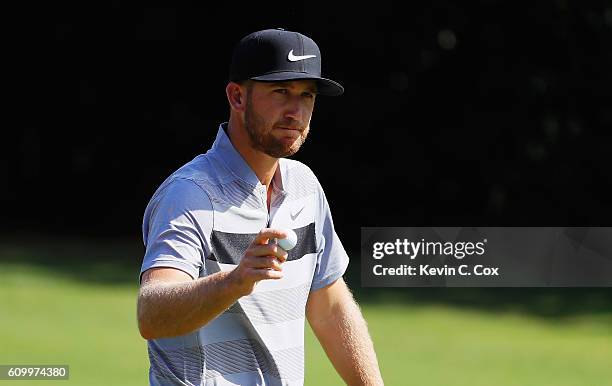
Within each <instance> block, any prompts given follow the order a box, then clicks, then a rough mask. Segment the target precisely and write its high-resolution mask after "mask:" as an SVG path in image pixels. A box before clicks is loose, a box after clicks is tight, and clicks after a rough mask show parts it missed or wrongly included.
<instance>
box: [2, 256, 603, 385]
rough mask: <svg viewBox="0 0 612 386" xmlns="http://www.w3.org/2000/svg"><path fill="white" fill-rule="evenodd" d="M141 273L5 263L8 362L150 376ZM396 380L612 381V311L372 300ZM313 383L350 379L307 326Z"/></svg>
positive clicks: (373, 319) (381, 349)
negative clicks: (88, 276) (96, 274)
mask: <svg viewBox="0 0 612 386" xmlns="http://www.w3.org/2000/svg"><path fill="white" fill-rule="evenodd" d="M136 293H137V287H136V285H135V280H134V283H129V282H119V283H113V284H104V283H102V282H99V281H93V282H89V281H87V280H77V279H75V278H74V277H71V276H70V275H61V274H60V273H58V271H57V270H49V269H48V268H43V267H42V266H40V265H31V264H19V263H0V364H48V363H55V364H69V365H70V380H69V381H49V382H44V381H36V382H31V383H30V382H23V381H22V382H17V381H16V382H9V381H0V386H5V385H7V386H8V385H18V386H24V385H26V384H34V385H46V384H48V385H79V386H86V385H145V384H147V371H148V359H147V352H146V343H145V341H144V340H142V338H140V336H139V335H138V330H137V327H136V320H135V304H136V303H135V302H136ZM362 308H363V312H364V315H365V317H366V319H367V321H368V323H369V327H370V331H371V334H372V337H373V339H374V342H375V346H376V348H377V352H378V357H379V362H380V365H381V369H382V372H383V375H384V378H385V381H386V384H387V385H427V386H436V385H440V386H442V385H444V386H446V385H456V386H461V385H466V386H467V385H469V386H478V385H483V386H484V385H486V386H489V385H503V386H513V385H517V386H519V385H520V386H530V385H533V386H547V385H551V386H552V385H554V386H600V385H601V386H603V385H612V377H611V373H612V317H611V314H612V312H611V313H607V314H601V313H599V314H597V315H595V314H593V315H581V316H573V317H566V318H564V319H563V320H555V319H550V318H549V319H544V318H538V317H533V316H525V315H523V314H519V313H503V312H488V311H487V310H469V309H458V308H453V307H448V306H428V305H410V304H397V303H388V304H386V303H382V304H370V303H365V302H364V303H363V304H362ZM306 384H307V385H336V384H342V382H341V381H340V378H339V377H338V376H337V375H336V374H335V371H334V370H333V368H332V366H331V364H330V363H329V361H328V359H327V357H326V356H325V354H324V352H323V350H322V349H321V347H320V346H319V345H318V343H317V342H316V340H315V338H314V337H313V335H312V332H311V331H310V330H309V329H307V348H306Z"/></svg>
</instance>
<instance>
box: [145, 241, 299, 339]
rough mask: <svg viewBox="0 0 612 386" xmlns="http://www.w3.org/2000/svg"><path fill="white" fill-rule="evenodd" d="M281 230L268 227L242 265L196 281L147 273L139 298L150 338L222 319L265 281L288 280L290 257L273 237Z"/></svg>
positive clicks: (173, 273)
mask: <svg viewBox="0 0 612 386" xmlns="http://www.w3.org/2000/svg"><path fill="white" fill-rule="evenodd" d="M284 237H286V234H285V233H284V232H281V231H277V230H272V229H264V230H262V231H261V232H260V233H259V235H258V236H257V237H256V238H255V240H254V241H253V243H252V244H251V245H250V246H249V248H248V249H247V251H246V252H245V255H244V256H243V257H242V259H241V261H240V264H238V266H237V267H236V268H235V269H234V270H233V271H230V272H217V273H214V274H212V275H209V276H206V277H202V278H199V279H196V280H193V279H192V278H191V276H189V275H188V274H187V273H185V272H183V271H180V270H178V269H174V268H152V269H149V270H147V271H146V272H144V273H143V276H142V284H141V287H140V292H139V294H138V306H137V310H138V328H139V330H140V334H141V335H142V337H143V338H145V339H156V338H164V337H171V336H178V335H183V334H186V333H189V332H191V331H194V330H196V329H198V328H200V327H202V326H203V325H205V324H207V323H208V322H210V321H211V320H212V319H214V318H215V317H217V316H218V315H219V314H220V313H221V312H223V311H224V310H225V309H227V308H228V307H229V306H231V305H232V304H233V303H235V302H236V300H238V299H239V298H240V297H242V296H245V295H248V294H250V293H251V292H253V290H254V288H255V285H256V284H257V282H258V281H260V280H266V279H280V278H282V276H283V275H282V268H281V263H283V262H284V261H285V260H286V259H287V253H286V252H285V251H284V250H283V249H282V248H280V247H278V246H276V245H275V244H267V242H268V239H270V238H284Z"/></svg>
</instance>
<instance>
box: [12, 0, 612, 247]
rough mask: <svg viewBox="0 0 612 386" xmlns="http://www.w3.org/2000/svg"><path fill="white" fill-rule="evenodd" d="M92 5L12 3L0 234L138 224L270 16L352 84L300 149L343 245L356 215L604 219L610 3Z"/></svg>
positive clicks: (200, 143)
mask: <svg viewBox="0 0 612 386" xmlns="http://www.w3.org/2000/svg"><path fill="white" fill-rule="evenodd" d="M87 4H88V5H81V6H63V7H59V8H58V7H56V6H55V5H54V6H53V8H51V7H49V6H47V7H43V8H41V7H37V6H34V5H33V6H31V7H28V6H26V7H27V9H22V10H19V11H17V12H15V13H10V14H8V15H7V16H9V17H10V18H12V19H13V21H14V22H15V24H14V28H12V31H11V36H10V38H9V41H10V42H9V45H10V46H11V49H13V48H14V52H11V54H10V55H8V56H7V57H6V58H5V59H7V60H8V61H9V62H10V63H12V64H14V65H15V68H14V69H12V70H11V71H10V72H6V73H5V74H4V75H5V77H6V78H7V80H8V81H9V82H10V83H11V84H14V85H15V86H16V87H15V88H14V89H10V91H8V92H7V94H8V96H9V97H10V98H9V99H10V101H11V103H10V104H9V105H8V106H9V111H8V114H9V115H8V116H10V117H13V116H14V118H15V119H14V120H9V119H7V120H6V121H5V125H4V130H3V134H2V142H3V145H4V146H3V150H2V158H3V162H2V163H1V166H0V168H1V169H0V172H2V177H3V178H2V181H3V183H2V189H0V199H1V201H2V203H3V205H2V206H3V209H2V211H3V213H2V215H1V218H2V221H1V222H0V227H2V228H1V229H0V230H1V231H2V232H3V233H4V234H7V233H14V232H25V231H27V232H39V233H44V234H48V235H57V236H68V237H73V236H76V237H110V238H114V237H128V238H135V239H137V238H139V237H141V233H140V232H141V228H140V226H141V221H142V214H143V212H144V208H145V206H146V204H147V202H148V200H149V198H150V197H151V195H152V194H153V192H154V191H155V189H156V188H157V186H158V185H159V184H160V183H161V182H162V181H163V180H164V179H165V178H166V176H168V175H169V174H170V173H171V172H172V171H174V170H175V169H177V168H178V167H180V166H181V165H182V164H184V163H185V162H188V161H189V160H191V159H192V158H194V157H195V156H196V155H198V154H200V153H203V152H205V151H206V150H207V149H208V147H209V146H210V145H211V143H212V141H213V139H214V136H215V134H216V132H217V128H218V125H219V123H220V122H223V121H225V120H226V119H227V118H228V114H229V110H228V107H227V101H226V99H225V90H224V87H225V84H226V81H227V70H228V66H229V61H230V57H231V52H232V49H233V47H234V45H235V44H236V43H237V42H238V40H239V39H240V38H241V37H243V36H244V35H246V34H248V33H250V32H252V31H255V30H259V29H264V28H275V27H283V28H285V29H289V30H297V31H300V32H302V33H304V34H306V35H308V36H310V37H312V38H313V39H314V40H315V41H316V42H317V43H318V44H319V46H320V48H321V51H322V56H323V75H324V76H327V77H330V78H332V79H335V80H337V81H339V82H340V83H342V84H343V85H344V86H345V89H346V92H345V95H344V96H341V97H338V98H331V97H319V98H318V99H317V106H316V108H315V113H314V117H313V121H312V125H311V128H312V131H311V135H310V137H309V140H308V142H307V143H306V144H305V146H304V147H303V148H302V150H301V151H300V152H299V153H298V154H297V155H296V156H295V157H294V158H296V159H298V160H300V161H302V162H305V163H306V164H308V165H309V166H310V167H311V168H312V169H313V170H314V171H315V173H316V174H317V175H318V177H319V179H320V181H321V183H322V185H323V187H324V188H325V190H326V194H327V196H328V199H329V201H330V203H331V207H332V213H333V215H334V220H335V223H336V227H337V230H338V233H339V234H340V236H341V238H342V239H343V241H344V244H345V246H346V247H347V249H348V250H352V251H357V250H358V249H359V235H360V227H362V226H428V225H429V226H602V225H610V221H609V219H610V218H611V215H612V209H611V206H610V197H611V196H612V189H611V181H612V178H611V177H610V173H609V165H610V160H611V159H610V158H611V157H610V150H609V146H610V144H611V141H610V140H611V134H610V129H611V128H612V91H611V86H612V71H611V69H612V2H611V1H592V2H591V1H588V2H585V1H538V2H531V3H526V4H523V5H518V4H517V3H516V2H514V1H501V0H498V1H495V0H488V1H479V2H470V3H469V4H462V3H461V2H449V1H427V2H410V3H408V4H392V3H382V2H376V3H367V4H365V3H364V5H361V6H360V5H357V4H352V5H349V4H348V3H347V4H346V6H345V5H340V4H338V5H335V7H336V8H335V9H334V8H333V7H334V6H333V5H332V3H329V4H327V5H325V6H323V5H316V4H313V3H310V2H309V3H304V4H297V5H296V4H289V3H288V2H287V3H277V4H272V3H266V4H267V5H263V4H261V3H252V4H251V5H250V6H247V7H245V6H244V5H243V4H237V3H231V2H222V4H221V5H215V6H214V7H213V6H211V5H210V4H208V3H205V2H193V3H181V5H180V6H178V5H177V6H168V5H167V4H163V3H161V2H160V3H156V2H148V3H147V5H142V4H141V5H135V4H134V3H128V2H123V1H109V2H104V3H87ZM172 4H175V3H172ZM330 5H332V8H330V7H329V6H330ZM360 7H363V8H360ZM9 122H10V123H9Z"/></svg>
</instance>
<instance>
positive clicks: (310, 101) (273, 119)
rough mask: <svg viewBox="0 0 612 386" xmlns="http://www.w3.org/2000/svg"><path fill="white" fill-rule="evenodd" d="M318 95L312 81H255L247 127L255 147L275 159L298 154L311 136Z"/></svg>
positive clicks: (250, 87)
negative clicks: (312, 119) (309, 135)
mask: <svg viewBox="0 0 612 386" xmlns="http://www.w3.org/2000/svg"><path fill="white" fill-rule="evenodd" d="M315 96H316V83H315V82H314V81H311V80H296V81H287V82H252V83H251V86H249V87H247V102H246V111H245V115H244V125H245V128H246V130H247V133H248V134H249V138H250V140H251V145H252V146H253V148H255V149H257V150H259V151H262V152H264V153H266V154H267V155H269V156H270V157H274V158H281V157H288V156H291V155H293V154H295V153H296V152H297V151H298V150H299V149H300V146H302V144H303V143H304V141H306V137H307V136H308V132H309V130H310V118H311V116H312V110H313V108H314V102H315Z"/></svg>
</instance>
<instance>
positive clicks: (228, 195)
mask: <svg viewBox="0 0 612 386" xmlns="http://www.w3.org/2000/svg"><path fill="white" fill-rule="evenodd" d="M226 128H227V123H224V124H221V126H220V127H219V131H218V134H217V137H216V139H215V141H214V144H213V145H212V147H211V149H210V150H209V151H208V152H206V153H205V154H201V155H199V156H197V157H196V158H194V159H193V160H192V161H190V162H188V163H187V164H185V165H184V166H182V167H181V168H179V169H178V170H177V171H176V172H174V173H173V174H172V175H170V176H169V177H168V178H167V179H166V180H165V181H164V182H163V183H162V184H161V185H160V187H159V188H158V189H157V191H156V192H155V193H154V195H153V197H152V198H151V200H150V202H149V204H148V205H147V208H146V210H145V213H144V219H143V227H142V230H143V239H144V245H145V255H144V258H143V263H142V268H141V271H140V273H141V275H142V273H143V272H144V271H146V270H148V269H151V268H154V267H171V268H176V269H179V270H181V271H184V272H186V273H187V274H189V275H190V276H191V277H192V278H193V279H197V278H200V277H205V276H207V275H211V274H214V273H216V272H221V271H231V270H232V269H234V268H235V267H236V266H237V264H239V262H240V259H241V257H242V256H243V255H244V252H245V251H246V249H247V248H248V246H249V245H250V243H251V242H252V241H253V239H254V238H255V236H256V235H257V234H258V233H259V231H260V230H261V229H263V228H280V229H293V230H294V231H295V233H296V234H297V237H298V241H297V244H296V246H295V247H294V248H293V249H291V250H290V251H289V252H288V258H287V261H286V262H285V263H284V264H283V265H282V267H283V275H284V276H283V278H282V279H279V280H262V281H260V282H258V283H257V285H256V286H255V290H254V292H253V293H252V294H250V295H248V296H244V297H241V298H240V299H239V300H238V301H236V303H234V304H233V305H232V306H231V307H229V308H228V309H227V310H225V311H224V312H222V313H221V314H220V315H218V316H217V317H216V318H214V319H213V320H212V321H210V322H209V323H207V324H206V325H204V326H203V327H201V328H199V329H198V330H196V331H193V332H190V333H188V334H185V335H181V336H175V337H171V338H162V339H150V340H148V341H147V345H148V354H149V361H150V370H149V382H150V384H151V385H303V383H304V323H305V307H306V301H307V300H308V295H309V293H310V292H311V291H314V290H317V289H320V288H322V287H325V286H327V285H329V284H331V283H333V282H334V281H336V280H337V279H339V278H340V277H341V276H342V275H343V274H344V272H345V271H346V268H347V266H348V262H349V259H348V256H347V254H346V252H345V250H344V247H343V246H342V243H341V242H340V239H339V238H338V236H337V234H336V232H335V230H334V223H333V221H332V216H331V212H330V209H329V205H328V202H327V199H326V198H325V194H324V192H323V189H322V187H321V185H320V183H319V181H318V180H317V178H316V177H315V175H314V173H313V172H312V170H310V168H308V167H307V166H306V165H304V164H302V163H300V162H298V161H295V160H290V159H284V158H281V159H279V166H278V167H277V170H276V173H275V175H274V177H273V180H272V185H271V186H272V198H271V205H270V210H269V211H268V208H267V192H266V186H265V185H262V184H261V182H260V181H259V179H258V178H257V176H256V175H255V173H254V172H253V170H252V169H251V168H250V167H249V165H248V164H247V163H246V161H245V160H244V159H243V158H242V156H241V155H240V153H238V151H237V150H236V149H235V148H234V146H233V145H232V143H231V141H230V139H229V137H228V136H227V134H226ZM202 301H203V302H205V301H206V299H202Z"/></svg>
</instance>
